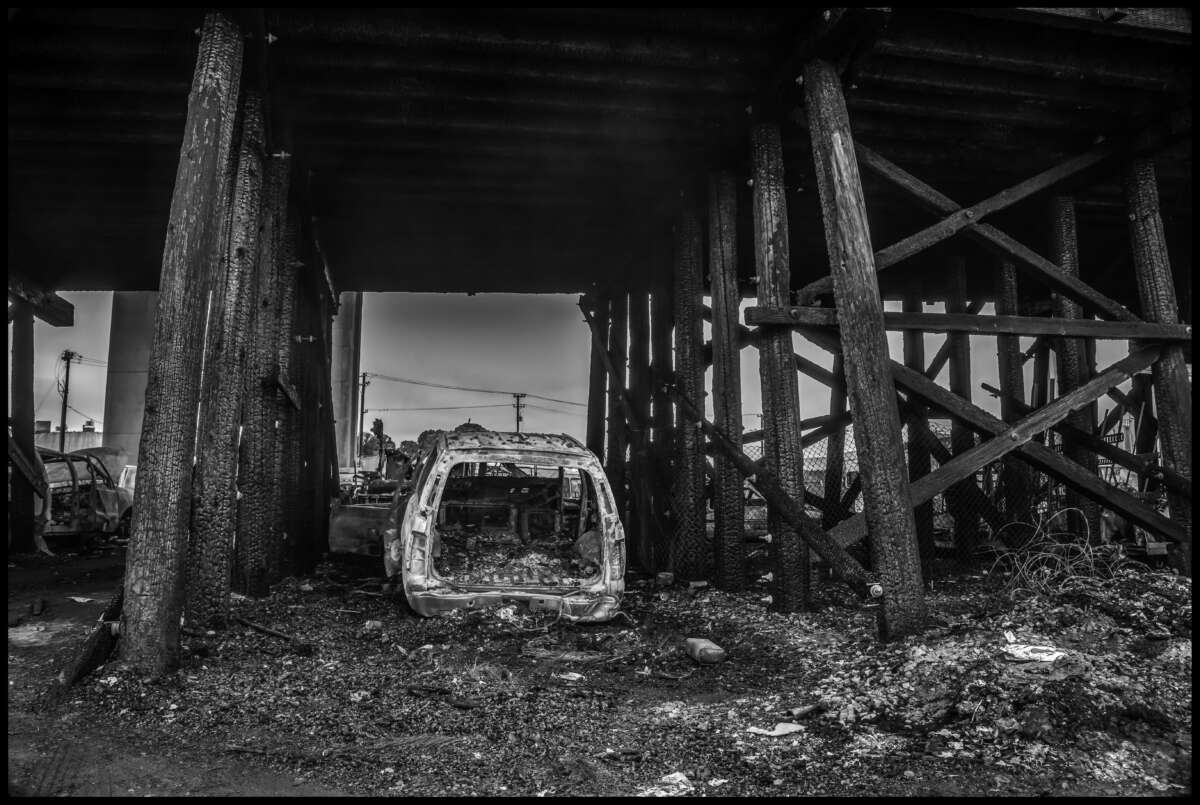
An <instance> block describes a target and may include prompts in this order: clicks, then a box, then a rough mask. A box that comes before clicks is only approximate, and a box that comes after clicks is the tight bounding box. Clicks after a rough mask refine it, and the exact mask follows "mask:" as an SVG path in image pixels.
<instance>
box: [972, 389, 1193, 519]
mask: <svg viewBox="0 0 1200 805" xmlns="http://www.w3.org/2000/svg"><path fill="white" fill-rule="evenodd" d="M982 388H983V390H984V391H986V392H988V393H989V394H992V395H995V396H996V397H999V398H1001V399H1002V400H1003V399H1007V402H1008V404H1009V405H1011V406H1013V408H1014V409H1015V410H1016V411H1018V412H1019V413H1021V414H1028V413H1031V412H1032V411H1033V410H1034V408H1033V407H1032V406H1031V405H1029V404H1027V403H1026V402H1025V401H1023V400H1018V399H1015V398H1013V397H1008V398H1005V397H1004V396H1003V392H1001V391H1000V389H998V388H996V387H995V386H992V385H989V384H987V383H983V384H982ZM1118 409H1119V410H1124V407H1123V406H1118V407H1117V408H1116V409H1113V410H1118ZM1051 427H1052V428H1054V430H1056V431H1058V432H1059V433H1061V434H1062V435H1063V436H1066V437H1067V438H1069V439H1074V440H1075V441H1077V442H1078V443H1079V444H1080V445H1081V446H1083V447H1086V448H1087V449H1089V450H1091V451H1092V452H1093V453H1095V454H1096V455H1098V456H1101V457H1102V458H1107V459H1108V460H1109V461H1111V462H1113V463H1114V464H1120V465H1121V466H1122V467H1125V468H1126V469H1130V470H1133V471H1134V472H1136V473H1137V474H1138V475H1143V476H1146V477H1150V478H1156V479H1157V480H1159V481H1162V482H1163V485H1164V486H1166V487H1167V488H1168V489H1171V490H1173V491H1175V492H1178V493H1179V494H1181V495H1184V496H1186V497H1187V498H1188V499H1189V500H1190V499H1191V497H1192V479H1191V478H1188V477H1187V476H1185V475H1180V474H1179V473H1177V472H1175V470H1173V469H1171V468H1170V467H1164V466H1162V465H1161V464H1157V463H1155V462H1153V461H1148V460H1147V459H1145V458H1143V457H1142V456H1138V455H1134V454H1133V453H1128V452H1126V451H1124V450H1122V449H1121V448H1119V447H1117V446H1116V445H1115V444H1109V443H1108V442H1106V441H1105V440H1104V439H1103V438H1101V435H1103V432H1101V434H1100V435H1097V434H1093V433H1086V432H1084V431H1082V430H1080V429H1079V428H1076V427H1075V426H1074V425H1072V424H1071V423H1069V422H1066V421H1062V422H1056V423H1055V424H1054V425H1052V426H1051Z"/></svg>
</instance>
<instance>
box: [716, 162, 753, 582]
mask: <svg viewBox="0 0 1200 805" xmlns="http://www.w3.org/2000/svg"><path fill="white" fill-rule="evenodd" d="M708 271H709V282H710V283H711V287H712V315H713V321H712V347H713V424H715V425H716V426H717V427H718V428H720V429H721V430H723V431H725V433H727V434H728V435H729V438H730V440H731V441H732V442H733V444H734V445H735V446H736V447H737V448H738V449H739V450H740V449H741V447H742V381H741V355H740V353H741V347H740V345H739V343H738V337H737V328H738V325H739V324H740V322H739V321H738V308H739V305H740V303H741V292H740V291H739V290H738V254H737V183H736V179H734V177H733V174H731V173H728V172H723V173H714V174H712V175H711V176H709V179H708ZM713 469H714V470H715V471H716V481H715V483H714V484H713V559H714V570H715V573H716V582H717V585H718V586H720V587H721V588H722V589H725V590H741V589H743V588H745V586H746V549H745V531H746V513H745V508H746V504H745V499H744V498H743V497H742V494H743V490H744V488H745V483H744V481H743V479H742V473H741V472H740V471H739V470H738V468H737V467H736V466H735V465H734V464H733V462H732V461H731V460H730V459H729V457H728V456H726V455H724V454H723V453H717V454H716V455H715V456H713Z"/></svg>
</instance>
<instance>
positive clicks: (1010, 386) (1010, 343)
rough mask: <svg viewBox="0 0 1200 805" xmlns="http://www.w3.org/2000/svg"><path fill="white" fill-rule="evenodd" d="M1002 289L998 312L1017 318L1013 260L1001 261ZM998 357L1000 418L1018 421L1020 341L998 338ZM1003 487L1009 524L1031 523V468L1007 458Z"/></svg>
mask: <svg viewBox="0 0 1200 805" xmlns="http://www.w3.org/2000/svg"><path fill="white" fill-rule="evenodd" d="M999 268H1000V287H999V291H998V293H997V294H996V312H997V313H998V314H1000V315H1002V316H1009V315H1011V316H1015V315H1016V314H1017V312H1018V309H1019V307H1018V306H1019V299H1018V294H1017V267H1016V266H1015V265H1013V264H1012V261H1011V260H1003V259H1002V260H1000V261H999ZM996 358H997V361H998V362H999V371H1000V388H1001V390H1002V395H1001V398H1000V418H1001V419H1003V420H1004V421H1005V422H1008V423H1012V422H1016V421H1017V419H1019V418H1020V417H1021V415H1022V414H1023V412H1022V411H1021V410H1020V408H1018V407H1017V406H1018V405H1020V404H1022V403H1023V401H1024V400H1025V369H1024V365H1023V362H1022V361H1021V339H1020V338H1019V337H1017V336H1015V335H1001V336H997V337H996ZM1001 483H1002V485H1003V487H1004V513H1005V515H1006V516H1007V518H1008V520H1009V522H1010V523H1031V522H1032V516H1031V513H1030V507H1031V504H1032V499H1031V498H1032V486H1033V478H1032V476H1031V474H1030V472H1029V468H1028V466H1026V465H1025V464H1024V463H1022V462H1020V461H1018V460H1017V459H1015V458H1012V457H1009V458H1006V459H1004V469H1003V471H1002V475H1001Z"/></svg>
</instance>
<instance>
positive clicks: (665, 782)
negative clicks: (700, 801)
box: [637, 771, 696, 797]
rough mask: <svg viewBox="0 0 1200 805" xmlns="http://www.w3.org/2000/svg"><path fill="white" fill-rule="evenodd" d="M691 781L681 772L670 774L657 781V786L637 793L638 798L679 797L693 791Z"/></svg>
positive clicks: (693, 787)
mask: <svg viewBox="0 0 1200 805" xmlns="http://www.w3.org/2000/svg"><path fill="white" fill-rule="evenodd" d="M695 788H696V787H695V786H694V785H692V781H691V780H689V779H688V778H687V775H685V774H684V773H683V772H679V771H676V772H672V773H671V774H668V775H665V776H664V777H663V778H662V780H660V781H659V785H656V786H653V787H651V788H643V789H642V790H641V791H639V792H638V794H637V795H638V796H639V797H681V796H683V795H685V794H690V793H692V792H693V791H694V790H695Z"/></svg>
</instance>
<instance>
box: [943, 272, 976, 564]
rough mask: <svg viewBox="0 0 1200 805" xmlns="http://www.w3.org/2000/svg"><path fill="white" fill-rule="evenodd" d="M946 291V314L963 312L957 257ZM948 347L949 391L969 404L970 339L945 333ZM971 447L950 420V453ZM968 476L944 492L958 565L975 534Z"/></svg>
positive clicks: (968, 436) (971, 438) (963, 428)
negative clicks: (951, 524)
mask: <svg viewBox="0 0 1200 805" xmlns="http://www.w3.org/2000/svg"><path fill="white" fill-rule="evenodd" d="M948 279H949V282H950V286H949V287H950V292H949V294H948V295H947V297H946V312H947V313H960V314H961V313H966V311H967V271H966V264H965V263H964V261H963V259H962V258H961V257H957V256H955V257H951V258H950V262H949V266H948ZM946 340H947V343H948V344H949V345H950V390H951V391H952V392H954V393H955V394H957V395H958V396H959V397H962V398H963V399H964V400H967V401H968V402H970V400H971V338H970V336H969V335H967V334H966V333H963V332H958V333H947V334H946ZM974 446H975V433H974V431H972V430H971V429H970V428H969V427H967V425H965V424H964V423H962V422H960V421H958V420H957V419H955V420H952V421H951V423H950V452H951V453H952V454H953V455H956V456H957V455H960V454H962V453H965V452H967V451H968V450H970V449H971V448H973V447H974ZM974 485H975V480H974V477H973V476H972V477H971V478H967V479H965V480H962V481H959V482H958V483H957V484H955V485H954V486H952V487H950V489H948V490H947V491H946V504H947V508H948V509H949V510H950V516H951V517H953V518H954V550H955V554H956V556H957V558H958V560H959V561H960V562H965V561H967V560H969V559H970V558H971V553H972V551H973V550H974V548H975V541H976V539H977V538H978V535H979V510H978V509H977V508H976V507H975V506H973V505H971V491H970V489H969V488H968V487H969V486H974Z"/></svg>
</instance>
